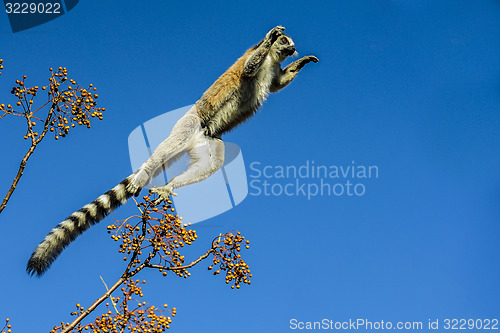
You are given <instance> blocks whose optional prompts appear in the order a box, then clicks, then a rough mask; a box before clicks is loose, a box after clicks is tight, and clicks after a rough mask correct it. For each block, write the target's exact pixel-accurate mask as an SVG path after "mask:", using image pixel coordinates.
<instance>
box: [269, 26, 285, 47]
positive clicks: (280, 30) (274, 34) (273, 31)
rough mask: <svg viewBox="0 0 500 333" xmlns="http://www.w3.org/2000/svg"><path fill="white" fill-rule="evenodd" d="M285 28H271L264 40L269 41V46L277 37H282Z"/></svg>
mask: <svg viewBox="0 0 500 333" xmlns="http://www.w3.org/2000/svg"><path fill="white" fill-rule="evenodd" d="M284 30H285V27H282V26H280V25H278V26H277V27H274V28H272V29H271V30H270V31H269V32H268V33H267V35H266V38H267V39H269V40H270V41H271V44H272V43H274V42H275V41H276V40H277V39H278V37H279V36H281V35H282V33H283V31H284Z"/></svg>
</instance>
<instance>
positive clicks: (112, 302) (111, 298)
mask: <svg viewBox="0 0 500 333" xmlns="http://www.w3.org/2000/svg"><path fill="white" fill-rule="evenodd" d="M99 277H100V278H101V281H102V283H103V284H104V287H106V291H108V290H109V288H108V285H107V284H106V282H104V279H103V278H102V276H99ZM109 299H110V300H111V304H113V307H114V308H115V311H116V313H118V309H117V308H116V304H115V301H113V297H110V298H109Z"/></svg>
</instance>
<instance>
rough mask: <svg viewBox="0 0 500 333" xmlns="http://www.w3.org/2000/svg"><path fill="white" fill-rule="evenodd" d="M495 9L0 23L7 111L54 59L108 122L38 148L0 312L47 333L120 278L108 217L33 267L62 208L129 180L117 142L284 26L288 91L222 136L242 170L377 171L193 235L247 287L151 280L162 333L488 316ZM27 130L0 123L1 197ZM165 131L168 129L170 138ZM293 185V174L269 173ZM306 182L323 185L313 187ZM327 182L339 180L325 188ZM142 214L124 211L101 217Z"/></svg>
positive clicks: (371, 5)
mask: <svg viewBox="0 0 500 333" xmlns="http://www.w3.org/2000/svg"><path fill="white" fill-rule="evenodd" d="M499 15H500V2H498V1H486V0H485V1H459V2H458V1H425V0H422V1H414V0H393V1H328V2H326V1H325V2H320V3H312V2H305V1H300V2H289V3H287V4H283V3H278V2H269V1H265V2H264V1H262V2H260V1H252V2H248V1H247V2H234V1H231V2H215V3H206V4H201V3H198V2H189V1H186V2H171V3H170V2H167V1H148V2H139V1H121V2H119V4H118V2H111V1H82V2H80V3H79V4H78V5H77V6H76V7H75V8H74V9H73V10H71V11H70V12H69V13H67V14H66V15H63V16H62V17H60V18H58V19H56V20H53V21H51V22H49V23H47V24H44V25H42V26H39V27H36V28H33V29H30V30H27V31H24V32H19V33H16V34H13V33H12V32H11V30H10V26H9V23H8V20H7V15H6V14H0V58H2V59H4V65H5V69H4V70H3V71H2V76H0V101H1V102H2V103H9V102H10V103H11V102H13V100H12V99H10V98H11V97H10V94H9V92H10V89H11V87H12V85H13V81H15V80H16V79H18V78H19V77H21V76H22V75H23V74H27V75H28V80H27V82H28V83H29V84H32V85H35V84H36V85H42V84H43V83H44V82H47V81H46V80H47V79H48V73H49V72H48V68H49V67H58V66H65V67H67V68H68V70H69V73H70V75H72V76H73V77H74V78H76V79H77V80H78V81H79V82H81V83H90V82H91V83H93V84H95V85H96V86H97V87H98V89H99V90H98V91H99V95H100V98H99V102H100V105H101V106H105V107H106V109H107V111H106V112H105V118H104V120H103V121H101V122H97V123H95V125H94V126H93V128H92V129H91V130H90V131H86V130H83V129H76V130H74V131H72V132H71V133H70V135H69V137H68V138H66V139H64V140H62V141H60V142H54V141H52V140H47V141H46V142H43V144H42V145H40V146H39V147H38V149H37V151H36V153H35V155H34V156H32V158H31V160H30V161H29V164H28V167H27V169H26V171H25V175H24V177H23V178H22V180H21V182H20V185H19V188H18V189H17V190H16V192H15V193H14V195H13V197H12V198H11V201H10V203H9V205H8V206H7V209H6V210H5V211H4V212H3V213H2V214H1V215H0V230H1V233H2V235H3V237H2V242H1V243H0V250H1V253H3V255H2V257H1V259H0V261H1V267H2V274H0V285H2V286H3V290H2V302H0V320H1V319H2V318H4V317H9V318H11V321H12V323H13V325H14V328H15V331H16V332H34V331H37V332H38V331H49V330H50V328H51V327H52V326H53V325H54V324H57V323H59V322H60V321H68V320H69V319H70V318H69V312H71V311H72V310H73V307H74V304H75V303H76V302H80V303H81V304H83V305H89V304H90V303H92V302H93V301H94V300H95V298H96V297H98V296H100V295H101V294H102V293H103V291H104V287H103V285H102V282H101V280H100V278H99V276H102V277H103V279H104V280H105V281H106V282H107V283H108V284H112V283H113V282H114V281H115V280H116V279H117V278H118V276H119V274H120V273H121V272H122V271H123V268H124V267H123V262H122V261H120V258H121V256H120V255H119V254H118V253H117V251H116V249H117V244H116V243H114V242H112V241H111V240H109V238H108V235H107V233H106V225H107V224H108V223H110V221H111V219H110V218H108V219H107V220H105V221H103V222H101V224H99V225H96V226H94V227H93V228H92V229H90V230H89V231H87V232H86V233H85V234H84V235H82V236H81V237H80V238H78V240H77V241H75V242H74V243H73V244H71V246H69V247H68V248H67V249H66V250H65V251H64V253H63V254H62V255H61V256H60V258H58V260H57V261H56V262H55V263H54V265H53V266H52V268H51V269H50V270H49V271H48V273H47V274H45V275H44V276H43V277H42V278H40V279H37V278H30V277H28V276H27V275H26V273H25V264H26V261H27V259H28V257H29V255H30V254H31V252H32V250H33V248H34V247H35V246H36V245H37V244H38V242H39V241H40V240H41V239H43V237H44V235H45V234H46V233H47V232H48V231H49V230H50V229H51V228H52V227H53V226H55V225H56V224H57V223H58V222H60V221H61V220H62V219H63V218H64V217H66V216H67V215H69V214H70V213H71V212H73V211H74V210H76V209H79V208H80V207H81V206H82V205H84V204H85V203H87V202H90V201H92V200H93V199H95V198H96V197H97V196H98V195H99V194H101V193H102V192H104V191H106V190H107V189H109V188H111V187H113V186H114V185H115V184H116V183H117V182H119V181H120V180H122V179H123V178H124V177H125V176H127V175H128V174H130V172H131V167H130V160H129V155H128V147H127V138H128V135H129V134H130V132H131V131H132V130H133V129H134V128H136V127H137V126H139V125H140V124H142V123H144V122H145V121H147V120H149V119H151V118H153V117H155V116H158V115H161V114H163V113H165V112H167V111H169V110H173V109H176V108H179V107H183V106H185V105H189V104H193V103H194V102H195V101H196V100H197V99H198V98H199V97H200V96H201V94H202V93H203V92H204V90H205V89H206V88H208V87H209V85H210V84H211V83H212V82H213V81H214V80H215V79H216V78H217V77H218V76H219V75H220V74H221V73H222V72H224V71H225V69H226V68H228V67H229V66H230V65H231V64H232V63H233V62H234V61H235V60H236V59H237V58H238V57H239V56H240V55H241V54H243V52H244V51H245V50H246V49H247V48H249V47H251V46H252V45H254V44H255V43H257V42H258V41H259V40H260V39H261V38H262V37H263V36H264V35H265V33H266V32H267V31H268V30H269V29H271V28H272V27H274V26H276V25H283V26H285V27H286V28H287V30H286V32H287V33H288V34H289V35H290V36H292V38H293V39H294V41H295V43H296V47H297V51H298V52H299V54H300V55H301V56H303V55H308V54H314V55H316V56H317V57H318V58H319V59H320V62H319V63H318V64H309V65H307V66H306V67H305V68H304V69H303V70H302V72H301V73H300V74H299V76H298V77H297V79H296V80H295V81H294V82H293V83H292V84H291V85H290V86H289V87H287V88H286V89H284V90H283V91H281V92H279V93H278V94H275V95H272V96H270V98H269V100H268V101H267V102H266V103H265V104H264V105H263V107H262V108H261V109H260V111H259V112H258V114H257V115H256V116H255V117H254V118H252V119H251V120H249V121H248V122H247V123H245V124H244V125H242V126H240V127H238V128H237V129H236V130H235V131H233V132H231V133H229V134H227V135H225V136H224V137H223V139H225V140H227V141H230V142H235V143H237V144H238V145H239V146H240V147H241V150H242V153H243V156H244V160H245V165H246V167H247V172H248V174H249V175H250V174H252V172H251V169H250V164H251V163H252V162H259V163H261V165H263V166H265V165H269V166H277V165H281V166H297V167H298V166H301V165H303V164H305V163H306V162H307V161H309V162H311V161H314V163H315V164H316V165H326V166H348V165H351V164H352V161H354V162H355V164H356V165H365V166H369V165H375V166H377V167H378V170H379V174H378V178H372V179H361V180H360V179H358V180H356V182H361V183H363V185H364V186H365V188H366V193H365V194H364V195H362V196H346V195H344V196H316V197H313V198H311V199H310V200H308V199H307V198H306V197H304V196H301V195H294V196H285V195H281V196H264V195H260V196H251V195H249V196H248V197H247V198H246V199H245V200H244V201H243V202H242V203H241V204H240V205H238V206H237V207H236V208H234V209H232V210H230V211H228V212H226V213H224V214H222V215H219V216H217V217H214V218H212V219H210V220H208V221H205V222H203V223H201V224H198V225H196V229H197V231H198V234H199V238H198V240H197V242H196V243H195V244H196V245H194V246H193V249H192V250H189V251H188V254H189V255H191V256H192V257H194V256H196V254H197V253H201V252H203V251H204V250H205V249H206V248H207V246H208V245H209V243H210V241H211V239H212V238H213V237H214V236H215V235H218V234H219V233H221V232H227V231H230V230H232V229H237V230H239V231H241V232H242V234H243V235H245V236H246V237H247V238H248V239H249V240H250V241H251V248H250V250H249V251H246V252H244V256H245V258H246V261H247V262H248V264H249V265H250V268H251V270H252V273H253V279H252V284H251V285H250V286H246V285H245V286H243V287H242V288H241V289H240V290H237V291H234V290H231V289H230V288H228V286H226V285H225V284H224V281H223V278H222V277H213V276H212V275H211V274H210V273H209V272H208V271H207V270H206V266H208V263H207V264H202V265H199V266H198V267H196V268H194V269H192V271H191V273H192V276H191V277H190V278H189V279H180V278H177V277H174V276H169V277H168V278H163V277H161V276H160V275H159V274H157V273H156V272H153V271H151V272H144V274H143V275H142V276H141V278H145V279H146V280H147V281H148V284H147V285H146V287H145V288H144V293H145V300H147V301H148V302H150V303H152V304H158V305H160V304H164V303H168V304H169V305H171V306H175V307H177V311H178V315H177V316H176V317H175V319H174V323H173V325H172V328H171V330H170V331H172V332H200V331H206V332H255V331H263V332H288V331H292V330H291V329H290V324H289V322H290V320H291V319H293V318H295V319H297V320H299V321H319V320H322V319H323V318H328V319H331V320H334V321H345V320H349V319H354V320H355V319H357V318H366V319H368V320H371V321H380V320H384V321H393V322H397V321H422V322H424V323H427V321H428V319H429V318H430V319H432V320H435V319H439V320H440V323H442V321H444V320H445V319H446V318H466V319H468V318H495V317H496V318H498V313H499V310H500V308H499V303H498V299H499V297H500V287H499V285H500V284H499V283H498V281H499V280H500V269H499V265H498V261H499V259H500V245H499V242H498V238H499V236H500V226H499V223H500V209H499V204H498V203H499V200H500V174H499V172H498V170H500V154H499V145H500V135H499V131H498V129H499V126H500V113H499V112H498V110H500V39H499V35H500V20H498V17H499ZM24 126H25V124H24V123H23V122H22V120H21V119H14V118H13V119H5V118H4V119H2V120H0V129H1V130H0V142H2V144H1V146H0V154H1V155H0V156H1V161H2V173H1V174H2V177H0V190H1V191H2V196H3V192H6V191H7V189H8V187H9V185H10V183H11V181H12V178H13V177H14V175H15V172H16V170H17V167H18V165H19V161H20V159H21V158H22V156H23V154H24V152H25V150H26V149H27V146H26V142H24V140H23V139H22V136H23V135H24ZM167 134H168V133H165V135H167ZM271 181H273V182H274V183H276V184H282V185H285V184H286V183H289V182H294V181H295V179H271ZM306 181H308V182H312V181H315V180H306ZM328 181H331V182H333V183H335V182H337V180H335V179H330V180H328ZM133 212H135V210H134V205H133V203H128V204H127V205H126V206H125V207H122V208H120V209H119V210H117V211H116V212H114V213H113V214H112V216H113V217H115V218H124V217H127V216H128V215H130V214H131V213H133Z"/></svg>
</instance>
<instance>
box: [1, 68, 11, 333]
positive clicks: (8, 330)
mask: <svg viewBox="0 0 500 333" xmlns="http://www.w3.org/2000/svg"><path fill="white" fill-rule="evenodd" d="M1 63H2V59H0V64H1ZM0 69H2V67H1V66H0ZM0 74H2V73H0ZM9 321H10V319H9V318H7V319H5V325H4V327H2V329H1V330H0V333H11V332H12V330H11V328H12V325H11V324H9Z"/></svg>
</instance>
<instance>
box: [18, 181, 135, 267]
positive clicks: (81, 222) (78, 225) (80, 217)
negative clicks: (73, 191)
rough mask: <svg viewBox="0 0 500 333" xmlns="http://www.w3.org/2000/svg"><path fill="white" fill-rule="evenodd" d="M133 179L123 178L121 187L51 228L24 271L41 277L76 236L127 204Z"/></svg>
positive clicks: (115, 188)
mask: <svg viewBox="0 0 500 333" xmlns="http://www.w3.org/2000/svg"><path fill="white" fill-rule="evenodd" d="M132 176H133V175H131V176H129V177H127V178H125V179H124V180H123V181H122V182H121V183H120V184H118V185H116V186H115V187H113V188H112V189H111V190H109V191H107V192H106V193H104V194H103V195H101V196H99V197H98V198H97V199H95V200H94V201H92V202H91V203H89V204H87V205H85V206H83V207H82V208H81V209H80V210H78V211H76V212H74V213H73V214H71V215H70V216H68V217H67V218H66V219H65V220H64V221H62V222H61V223H59V224H58V225H57V226H56V227H55V228H54V229H52V231H51V232H50V233H49V234H48V235H47V236H45V239H44V240H43V241H42V242H41V243H40V244H39V245H38V246H37V247H36V249H35V250H34V251H33V254H32V255H31V258H30V259H29V261H28V265H27V268H26V271H27V272H28V273H29V274H31V275H33V274H36V275H38V276H40V275H42V274H43V273H44V272H45V270H46V269H47V268H48V267H49V266H50V265H51V264H52V262H53V261H54V260H55V259H56V258H57V257H58V256H59V254H60V253H61V252H62V250H63V249H64V248H65V247H66V246H68V245H69V244H70V243H71V242H72V241H73V240H74V239H75V238H76V237H78V236H79V235H80V234H81V233H83V232H84V231H85V230H87V229H88V228H90V226H91V225H93V224H94V223H97V222H99V221H101V220H102V219H104V218H105V217H106V215H108V214H109V213H111V212H112V211H113V210H114V209H115V208H117V207H119V206H121V205H123V204H124V203H125V202H127V200H128V199H129V198H130V197H131V196H132V195H133V193H130V192H128V191H127V185H128V184H129V183H130V179H131V178H132Z"/></svg>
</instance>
